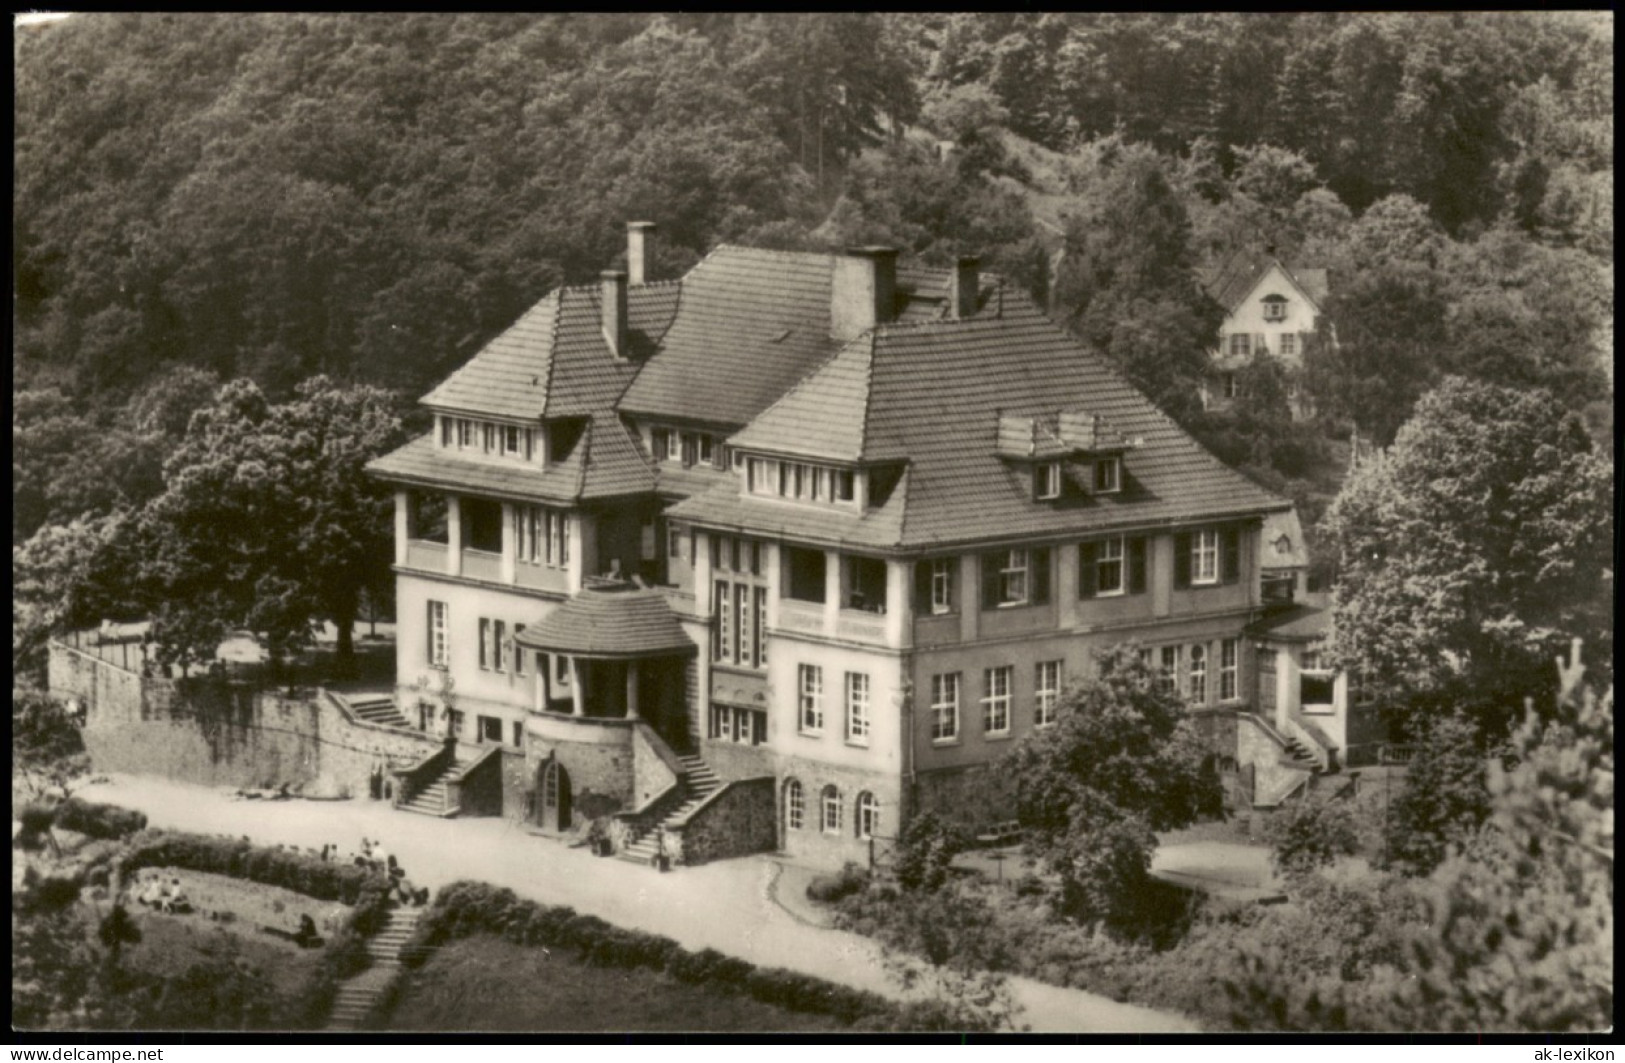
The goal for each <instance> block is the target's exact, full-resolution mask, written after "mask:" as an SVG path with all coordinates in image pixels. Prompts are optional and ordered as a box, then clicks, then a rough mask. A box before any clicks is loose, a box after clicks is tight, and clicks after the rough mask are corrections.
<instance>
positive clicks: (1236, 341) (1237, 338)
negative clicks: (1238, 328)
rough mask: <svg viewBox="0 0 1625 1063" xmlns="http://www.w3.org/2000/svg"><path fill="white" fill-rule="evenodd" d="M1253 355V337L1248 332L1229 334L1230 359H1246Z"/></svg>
mask: <svg viewBox="0 0 1625 1063" xmlns="http://www.w3.org/2000/svg"><path fill="white" fill-rule="evenodd" d="M1252 353H1253V337H1252V334H1251V333H1248V332H1232V333H1231V334H1230V356H1231V357H1232V358H1246V357H1247V356H1249V355H1251V354H1252Z"/></svg>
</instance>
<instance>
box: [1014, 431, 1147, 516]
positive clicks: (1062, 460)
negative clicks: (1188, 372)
mask: <svg viewBox="0 0 1625 1063" xmlns="http://www.w3.org/2000/svg"><path fill="white" fill-rule="evenodd" d="M1140 442H1141V441H1140V440H1139V439H1130V438H1128V437H1127V436H1125V435H1123V433H1122V432H1120V431H1118V430H1117V429H1116V428H1114V427H1113V426H1112V425H1111V424H1110V423H1109V422H1108V421H1107V420H1106V419H1105V418H1103V417H1101V416H1100V415H1099V414H1096V413H1087V412H1085V411H1082V410H1061V411H1060V412H1058V413H1056V414H1053V415H1030V416H1021V415H1014V414H1000V415H999V429H998V438H997V441H996V443H995V444H994V453H996V454H997V455H998V456H999V457H1000V458H1003V459H1004V460H1006V461H1008V462H1012V463H1016V464H1019V465H1022V466H1024V467H1026V468H1027V469H1028V470H1029V471H1030V472H1031V475H1032V488H1033V499H1034V500H1035V501H1039V502H1053V501H1058V500H1060V499H1061V498H1063V497H1066V496H1067V495H1068V494H1072V493H1073V492H1074V491H1075V492H1079V493H1082V494H1084V495H1110V494H1116V493H1118V492H1119V491H1121V490H1122V489H1123V455H1124V454H1125V453H1126V452H1127V451H1129V450H1132V449H1134V448H1136V447H1138V446H1139V445H1140ZM1068 483H1070V484H1071V485H1072V488H1073V491H1069V490H1068V488H1067V484H1068Z"/></svg>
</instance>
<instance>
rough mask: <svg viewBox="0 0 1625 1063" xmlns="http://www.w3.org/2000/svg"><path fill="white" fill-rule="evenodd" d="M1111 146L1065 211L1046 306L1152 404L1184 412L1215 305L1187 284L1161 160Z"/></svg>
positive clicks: (1186, 228)
mask: <svg viewBox="0 0 1625 1063" xmlns="http://www.w3.org/2000/svg"><path fill="white" fill-rule="evenodd" d="M1113 154H1114V155H1115V158H1114V159H1112V160H1111V161H1110V162H1109V163H1108V165H1107V167H1106V169H1105V171H1104V173H1103V174H1102V175H1101V177H1100V180H1099V181H1098V183H1097V184H1096V187H1094V188H1091V189H1088V190H1086V197H1087V198H1085V199H1083V200H1082V201H1081V202H1079V203H1078V209H1077V211H1076V212H1075V213H1074V214H1073V215H1072V216H1071V218H1070V221H1069V224H1068V227H1067V234H1066V258H1065V260H1064V262H1063V264H1062V266H1061V269H1060V273H1059V276H1058V277H1057V278H1056V281H1055V285H1056V287H1055V294H1056V299H1055V302H1056V309H1057V310H1058V312H1060V313H1061V314H1063V315H1065V319H1066V321H1067V324H1068V325H1069V326H1070V327H1071V328H1072V329H1073V330H1074V331H1075V332H1077V333H1078V335H1079V336H1081V337H1082V338H1083V339H1084V341H1085V342H1087V343H1089V344H1090V345H1091V346H1093V347H1094V348H1095V349H1096V350H1098V351H1100V352H1102V353H1103V354H1105V355H1106V357H1107V358H1108V359H1110V360H1111V362H1112V363H1113V364H1114V365H1115V366H1116V367H1117V368H1118V370H1119V371H1120V372H1122V373H1123V374H1124V375H1125V376H1126V377H1127V378H1128V379H1129V380H1130V382H1132V383H1133V384H1134V385H1135V386H1136V387H1138V388H1140V390H1141V391H1143V392H1145V393H1146V395H1147V396H1148V397H1149V398H1150V399H1151V400H1152V401H1153V402H1155V403H1157V404H1158V405H1160V406H1161V407H1162V408H1163V409H1164V410H1165V411H1167V412H1168V413H1170V414H1171V415H1173V416H1174V417H1176V418H1181V417H1189V416H1190V415H1192V414H1193V413H1194V412H1195V410H1196V409H1197V406H1198V403H1197V399H1196V393H1197V386H1198V383H1199V381H1200V379H1201V375H1202V373H1203V372H1204V371H1205V369H1206V368H1207V355H1206V351H1207V349H1208V347H1210V346H1211V345H1212V343H1213V336H1214V335H1215V333H1216V332H1217V330H1218V325H1219V319H1220V317H1221V312H1220V310H1219V307H1218V306H1217V305H1216V304H1215V303H1214V302H1213V301H1212V300H1211V299H1209V298H1208V297H1207V295H1206V294H1204V293H1203V292H1202V290H1201V289H1200V288H1199V287H1198V285H1197V281H1196V275H1195V271H1194V267H1195V265H1196V262H1195V255H1194V253H1193V251H1192V247H1191V223H1190V217H1189V215H1187V213H1186V211H1185V207H1184V205H1183V204H1182V203H1181V202H1180V200H1179V197H1178V196H1177V195H1176V194H1175V192H1174V190H1173V188H1172V186H1171V185H1170V183H1169V180H1168V175H1167V173H1166V172H1165V163H1164V162H1163V160H1162V159H1161V158H1159V157H1158V156H1157V154H1156V153H1155V152H1153V151H1151V150H1150V149H1147V148H1129V149H1126V150H1123V151H1121V152H1116V153H1113Z"/></svg>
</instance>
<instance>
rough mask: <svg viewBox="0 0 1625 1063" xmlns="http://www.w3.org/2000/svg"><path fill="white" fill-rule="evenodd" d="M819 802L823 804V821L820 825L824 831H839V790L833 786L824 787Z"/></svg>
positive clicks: (826, 832) (833, 832) (827, 832)
mask: <svg viewBox="0 0 1625 1063" xmlns="http://www.w3.org/2000/svg"><path fill="white" fill-rule="evenodd" d="M820 804H822V805H823V810H822V811H823V822H822V824H821V826H822V827H823V829H824V833H825V834H839V833H841V791H839V790H837V789H836V788H835V787H834V786H826V787H824V793H823V799H822V801H821V802H820Z"/></svg>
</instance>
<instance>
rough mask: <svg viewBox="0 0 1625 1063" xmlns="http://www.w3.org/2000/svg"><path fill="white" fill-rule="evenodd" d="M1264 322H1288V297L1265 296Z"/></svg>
mask: <svg viewBox="0 0 1625 1063" xmlns="http://www.w3.org/2000/svg"><path fill="white" fill-rule="evenodd" d="M1264 320H1265V321H1285V320H1286V297H1285V296H1281V295H1266V296H1264Z"/></svg>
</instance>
